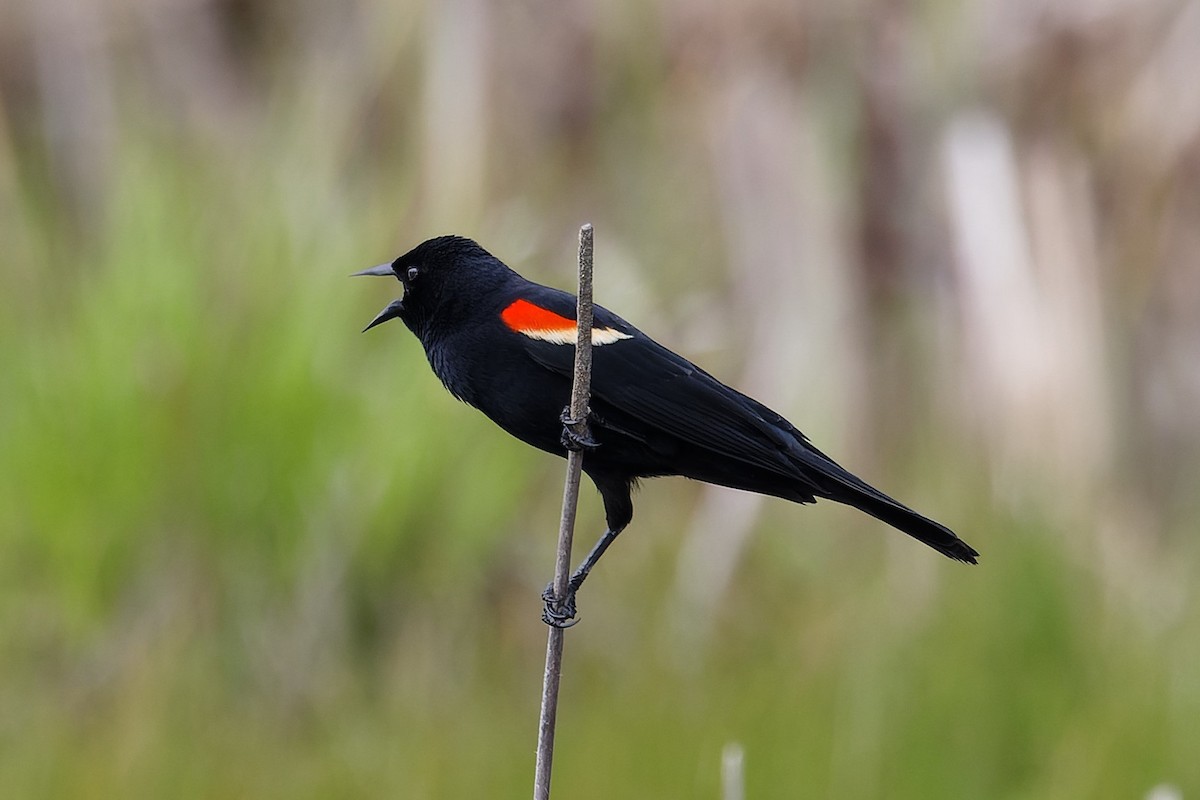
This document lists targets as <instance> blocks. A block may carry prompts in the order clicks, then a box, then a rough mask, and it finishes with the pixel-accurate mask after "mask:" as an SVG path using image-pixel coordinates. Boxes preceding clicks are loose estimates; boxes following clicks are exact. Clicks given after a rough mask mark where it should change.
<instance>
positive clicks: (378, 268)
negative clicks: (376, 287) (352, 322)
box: [350, 264, 404, 333]
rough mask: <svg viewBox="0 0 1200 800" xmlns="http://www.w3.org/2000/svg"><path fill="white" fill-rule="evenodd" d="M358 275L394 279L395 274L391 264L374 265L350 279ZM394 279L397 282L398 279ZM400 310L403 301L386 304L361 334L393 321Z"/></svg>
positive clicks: (402, 306) (402, 307)
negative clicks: (390, 320)
mask: <svg viewBox="0 0 1200 800" xmlns="http://www.w3.org/2000/svg"><path fill="white" fill-rule="evenodd" d="M359 275H374V276H376V277H379V278H387V277H391V278H396V273H395V271H394V270H393V269H392V265H391V264H376V265H375V266H373V267H369V268H367V269H364V270H362V271H361V272H355V273H354V274H353V275H351V276H350V277H351V278H357V277H358V276H359ZM396 279H397V280H399V278H396ZM402 310H404V300H403V299H399V300H393V301H392V302H390V303H388V304H387V308H385V309H384V310H383V311H380V312H379V313H378V314H376V315H375V319H373V320H371V324H370V325H368V326H367V327H365V328H363V333H366V332H367V331H369V330H371V328H374V327H375V326H376V325H380V324H382V323H384V322H387V321H388V320H389V319H395V318H396V317H398V316H400V312H401V311H402Z"/></svg>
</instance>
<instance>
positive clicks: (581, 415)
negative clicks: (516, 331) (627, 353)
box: [533, 225, 592, 800]
mask: <svg viewBox="0 0 1200 800" xmlns="http://www.w3.org/2000/svg"><path fill="white" fill-rule="evenodd" d="M575 318H576V320H577V322H576V339H575V380H574V384H573V385H572V387H571V407H570V419H571V421H570V422H569V423H567V424H569V425H571V426H572V428H573V429H574V432H575V433H576V434H578V435H580V436H581V437H583V438H584V439H587V438H588V428H587V416H588V396H589V394H590V393H591V382H592V226H591V225H584V226H583V227H582V228H580V229H579V303H578V305H577V307H576V313H575ZM582 470H583V451H582V450H568V451H567V480H566V484H565V486H564V487H563V504H562V517H561V519H560V521H559V526H558V553H557V556H556V557H555V562H554V596H555V597H557V598H562V597H564V596H565V595H566V592H567V580H568V579H569V578H570V575H571V540H572V538H573V537H574V534H575V509H576V507H577V506H578V504H579V479H580V476H581V473H582ZM563 632H564V629H563V628H559V627H555V626H553V625H551V626H549V634H548V636H547V639H546V671H545V674H544V675H543V677H542V711H541V717H540V721H539V724H538V747H537V766H536V768H535V771H534V779H533V797H534V800H549V797H550V767H551V763H552V762H553V759H554V727H555V722H556V721H557V717H558V685H559V680H560V678H561V676H562V650H563Z"/></svg>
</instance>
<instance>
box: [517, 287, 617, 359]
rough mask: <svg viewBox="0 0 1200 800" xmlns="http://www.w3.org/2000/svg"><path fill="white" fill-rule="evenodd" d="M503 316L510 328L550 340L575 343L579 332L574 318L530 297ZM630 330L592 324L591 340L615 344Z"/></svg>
mask: <svg viewBox="0 0 1200 800" xmlns="http://www.w3.org/2000/svg"><path fill="white" fill-rule="evenodd" d="M500 319H501V320H502V321H503V322H504V324H505V325H507V326H508V329H509V330H511V331H515V332H516V333H519V334H522V335H523V336H528V337H529V338H530V339H538V340H539V341H543V342H550V343H551V344H575V339H576V337H577V336H578V335H579V334H578V333H577V332H576V327H575V320H573V319H569V318H568V317H564V316H561V315H559V314H555V313H554V312H553V311H550V310H548V309H545V308H542V307H541V306H539V305H536V304H534V303H531V302H529V301H528V300H520V299H518V300H514V301H512V302H511V303H509V305H508V307H507V308H505V309H504V310H503V311H501V312H500ZM632 338H633V336H632V335H630V334H628V333H621V332H620V331H618V330H615V329H613V328H592V344H593V345H594V346H597V347H599V346H600V345H605V344H612V343H614V342H619V341H621V340H622V339H632Z"/></svg>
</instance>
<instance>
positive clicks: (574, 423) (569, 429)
mask: <svg viewBox="0 0 1200 800" xmlns="http://www.w3.org/2000/svg"><path fill="white" fill-rule="evenodd" d="M558 418H559V419H560V420H562V424H563V429H562V436H561V437H560V438H559V441H561V442H562V446H563V447H565V448H567V449H568V450H595V449H596V448H597V447H599V446H600V443H599V442H597V441H596V440H595V439H593V438H592V437H591V434H590V433H588V432H587V427H586V425H587V418H586V417H585V418H584V419H575V418H574V417H572V416H571V409H570V408H569V407H568V408H564V409H563V412H562V414H560V415H559V417H558Z"/></svg>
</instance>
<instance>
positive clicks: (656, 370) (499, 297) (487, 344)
mask: <svg viewBox="0 0 1200 800" xmlns="http://www.w3.org/2000/svg"><path fill="white" fill-rule="evenodd" d="M355 274H356V275H380V276H394V277H395V278H396V279H397V280H399V281H400V283H401V284H403V286H404V296H403V297H402V298H400V299H397V300H394V301H392V302H391V303H390V304H389V305H388V306H387V307H386V308H385V309H384V310H383V311H382V312H380V313H379V315H378V316H376V317H375V319H373V320H371V324H369V325H368V326H367V327H366V329H364V330H369V329H371V328H373V327H375V326H376V325H379V324H380V323H382V322H386V321H387V320H389V319H393V318H395V317H399V318H400V319H401V320H403V322H404V324H405V325H407V326H408V328H409V330H411V331H412V332H413V333H414V334H416V337H417V338H418V339H419V340H420V341H421V344H422V346H424V348H425V355H426V356H427V357H428V358H429V363H430V365H432V367H433V371H434V373H435V374H436V375H437V376H438V377H439V378H440V379H441V381H442V383H443V384H445V386H446V388H447V389H449V390H450V392H451V394H453V395H454V396H455V397H457V398H458V399H459V400H462V401H464V402H466V403H469V404H470V405H472V406H475V407H476V408H478V409H479V410H480V411H482V412H483V413H484V414H486V415H487V416H488V417H489V418H490V419H491V420H492V421H493V422H495V423H496V424H497V425H499V426H500V427H501V428H503V429H504V430H506V431H508V432H509V433H510V434H512V435H513V436H515V437H517V438H518V439H520V440H521V441H523V442H525V443H527V444H530V445H533V446H534V447H536V448H538V449H540V450H545V451H546V452H548V453H554V454H556V455H559V456H564V455H565V454H566V450H567V448H568V447H578V446H585V447H586V449H587V453H586V455H585V457H584V459H583V471H584V472H586V473H587V475H588V476H589V477H590V478H591V479H592V482H593V483H595V484H596V488H597V489H598V490H599V491H600V496H601V498H602V499H603V501H604V513H605V517H606V519H607V523H608V529H607V530H606V531H605V532H604V535H603V536H601V537H600V540H599V541H598V542H597V543H596V546H595V547H594V548H592V551H591V552H590V553H589V554H588V555H587V558H585V559H584V560H583V563H582V564H581V565H580V567H579V569H577V570H576V571H575V572H574V574H573V575H572V576H571V579H570V583H569V588H568V592H567V596H566V597H562V598H556V597H554V596H553V594H552V592H551V591H550V590H549V589H547V592H546V594H545V595H544V599H545V601H546V607H545V613H544V614H543V618H544V619H545V620H546V622H548V623H549V624H552V625H558V626H563V625H567V624H569V620H571V619H573V618H574V616H575V611H576V609H575V592H576V591H577V590H578V589H579V587H580V586H581V585H582V584H583V582H584V579H585V578H587V575H588V572H589V571H590V570H591V569H592V567H594V566H595V565H596V562H597V561H598V560H599V559H600V556H602V555H603V554H604V551H605V550H606V549H607V548H608V546H609V545H610V544H612V542H613V540H614V539H616V537H617V535H618V534H619V533H620V532H621V531H622V530H624V529H625V526H627V525H628V524H629V521H630V520H631V519H632V518H633V500H632V497H631V495H630V491H631V489H632V487H633V486H634V484H635V483H636V482H637V480H638V479H639V478H652V477H659V476H665V475H682V476H684V477H687V478H692V479H694V480H698V481H705V482H707V483H715V484H718V485H720V486H729V487H732V488H734V489H745V490H747V491H751V492H758V493H760V494H766V495H772V496H774V497H781V498H783V499H785V500H791V501H793V502H796V503H813V502H816V500H817V499H818V498H820V499H825V500H834V501H837V502H839V503H845V504H846V505H850V506H854V507H855V508H857V509H860V510H862V511H865V512H866V513H868V514H870V515H871V516H873V517H875V518H877V519H880V520H882V521H883V522H886V523H888V524H889V525H891V526H893V527H895V528H898V529H899V530H901V531H903V532H904V533H907V534H908V535H909V536H911V537H913V538H914V539H917V540H918V541H921V542H924V543H925V544H927V545H929V546H930V547H932V548H933V549H935V550H937V551H938V552H939V553H942V554H943V555H946V556H948V557H950V558H953V559H956V560H958V561H965V562H967V563H970V564H974V563H975V557H976V556H978V555H979V554H978V553H977V552H976V551H975V550H974V549H973V548H972V547H971V546H970V545H968V544H967V543H966V542H964V541H962V540H961V539H959V538H958V537H957V536H955V535H954V533H953V532H952V531H951V530H950V529H949V528H946V527H945V526H943V525H940V524H939V523H937V522H934V521H933V520H931V519H929V518H927V517H923V516H921V515H920V514H918V513H917V512H915V511H913V510H912V509H910V508H908V507H906V506H904V505H902V504H900V503H899V502H897V501H895V500H893V499H892V498H890V497H888V496H887V495H885V494H884V493H883V492H880V491H879V490H878V489H875V488H874V487H872V486H870V485H868V484H867V483H866V482H864V481H863V480H861V479H860V478H858V477H856V476H855V475H852V474H851V473H849V472H847V471H846V470H845V469H843V468H842V467H841V466H840V465H838V464H837V463H836V462H835V461H834V460H833V459H831V458H829V456H827V455H825V454H824V453H822V452H821V451H820V450H818V449H817V448H816V447H814V446H813V445H812V443H811V442H810V441H809V440H808V437H806V436H805V435H804V434H803V433H801V432H800V431H798V430H796V428H795V427H794V426H793V425H792V424H791V423H790V422H788V421H787V420H786V419H784V418H783V417H782V416H780V415H779V414H777V413H775V412H774V411H772V410H771V409H769V408H767V407H766V406H764V405H763V404H762V403H759V402H758V401H756V400H754V399H753V398H750V397H747V396H746V395H744V394H742V393H741V392H739V391H737V390H736V389H732V388H730V387H728V386H726V385H725V384H723V383H721V382H720V381H719V380H717V379H716V378H714V377H713V376H711V375H709V374H708V373H707V372H705V371H704V370H702V369H700V368H699V367H697V366H696V365H695V364H692V363H691V362H690V361H688V360H687V359H685V358H683V357H682V356H680V355H677V354H676V353H673V352H671V351H670V350H668V349H667V348H665V347H663V346H662V345H661V344H659V343H658V342H656V341H654V340H653V339H651V338H650V337H649V336H647V335H646V334H644V333H642V332H641V331H639V330H638V329H637V328H635V327H633V326H632V325H630V324H629V323H628V322H626V321H625V320H623V319H621V318H620V317H618V316H617V315H616V314H613V313H612V312H611V311H608V310H607V309H604V308H601V307H600V306H595V323H594V329H593V331H592V346H593V355H592V360H593V363H592V397H591V403H590V405H591V414H590V415H589V417H588V424H589V426H590V433H591V437H592V441H586V442H579V441H574V440H573V439H572V436H571V434H570V431H569V430H568V429H565V428H564V422H563V420H564V418H565V412H564V407H565V406H566V405H567V404H568V402H569V400H570V394H571V379H572V369H573V364H574V356H575V348H574V343H575V296H574V295H571V294H568V293H567V292H563V291H560V290H558V289H551V288H549V287H547V286H541V285H539V284H536V283H533V282H531V281H528V280H526V279H525V278H523V277H521V276H520V275H518V274H517V273H516V272H513V271H512V270H511V269H509V268H508V267H507V266H505V265H504V264H503V263H502V262H501V261H500V260H499V259H498V258H496V257H495V256H493V255H492V254H491V253H489V252H487V251H486V250H484V249H483V248H482V247H480V246H479V245H478V244H476V243H475V242H473V241H471V240H470V239H465V238H462V237H459V236H441V237H438V238H436V239H430V240H428V241H426V242H423V243H422V244H420V245H417V246H416V247H415V248H413V249H412V250H410V251H409V252H407V253H405V254H404V255H402V256H400V257H399V258H397V259H396V260H395V261H393V262H392V263H390V264H380V265H379V266H377V267H371V268H370V269H367V270H363V271H362V272H358V273H355Z"/></svg>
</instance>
